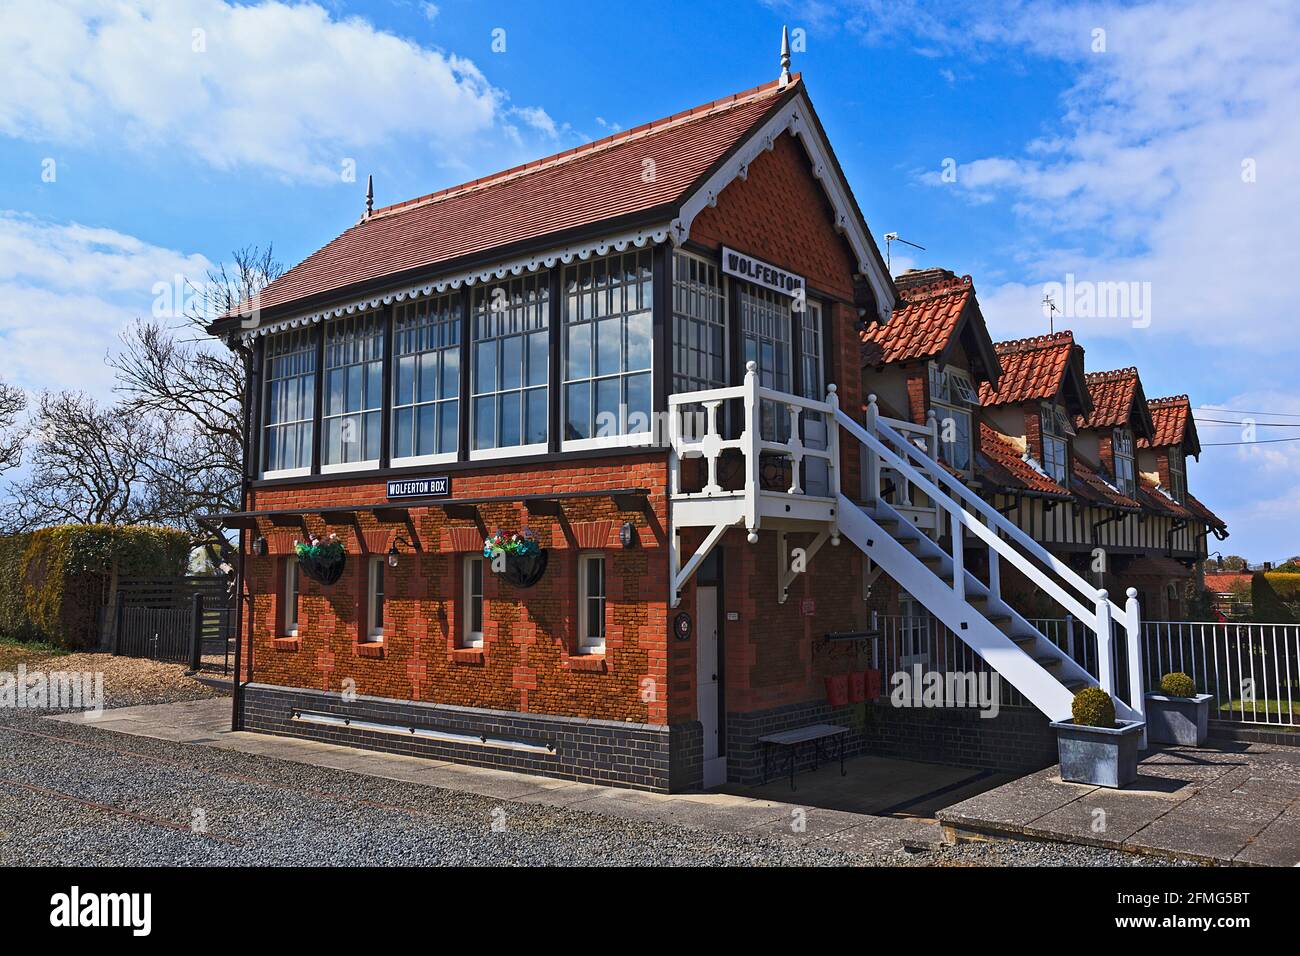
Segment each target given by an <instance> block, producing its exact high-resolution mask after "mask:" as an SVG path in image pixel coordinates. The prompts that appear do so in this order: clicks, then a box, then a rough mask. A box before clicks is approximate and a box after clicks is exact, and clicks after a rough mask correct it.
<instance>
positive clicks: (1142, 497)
mask: <svg viewBox="0 0 1300 956" xmlns="http://www.w3.org/2000/svg"><path fill="white" fill-rule="evenodd" d="M1137 499H1138V501H1140V502H1142V505H1143V507H1145V508H1149V509H1151V510H1152V511H1155V512H1159V513H1161V514H1167V515H1173V516H1174V517H1176V518H1191V517H1192V516H1193V515H1192V513H1191V512H1190V511H1188V510H1187V509H1186V508H1184V507H1183V506H1182V505H1180V504H1179V503H1178V502H1176V501H1174V499H1173V498H1170V497H1169V496H1168V495H1167V494H1165V493H1164V492H1163V491H1162V490H1161V489H1160V484H1159V482H1155V481H1151V480H1150V479H1149V478H1145V477H1143V476H1142V475H1141V473H1139V475H1138V487H1137Z"/></svg>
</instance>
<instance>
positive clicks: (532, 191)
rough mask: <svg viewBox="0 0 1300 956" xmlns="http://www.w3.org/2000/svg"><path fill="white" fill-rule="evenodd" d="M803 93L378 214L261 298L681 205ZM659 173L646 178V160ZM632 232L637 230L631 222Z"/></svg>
mask: <svg viewBox="0 0 1300 956" xmlns="http://www.w3.org/2000/svg"><path fill="white" fill-rule="evenodd" d="M798 88H799V82H798V76H797V75H796V77H795V81H794V82H792V83H790V84H789V85H787V87H786V88H785V89H780V88H778V86H777V84H776V82H775V81H773V82H772V83H768V84H765V85H763V86H759V87H756V88H754V89H752V90H748V91H746V92H744V93H738V94H736V95H734V96H731V97H727V98H725V99H721V100H716V101H714V102H712V103H706V104H704V105H703V106H699V107H696V108H695V109H693V110H688V111H686V112H684V113H677V114H675V115H673V116H669V117H667V118H665V119H662V120H656V121H654V122H652V123H647V124H645V125H643V126H638V127H636V128H635V129H630V130H626V131H624V132H620V133H618V134H616V135H614V136H609V137H606V138H604V139H601V140H597V141H596V142H594V143H589V144H587V145H585V146H580V147H577V148H575V149H570V150H566V151H565V152H562V153H557V154H556V155H554V156H549V157H547V158H545V159H540V160H537V161H535V162H532V163H528V164H526V165H524V166H518V167H515V168H514V169H508V170H506V171H504V172H501V173H497V174H495V175H493V176H488V177H485V178H482V179H476V180H474V181H472V182H468V183H465V184H463V185H460V186H454V187H451V188H449V189H443V190H441V191H439V192H436V193H431V194H429V195H427V196H422V197H420V198H418V199H412V200H409V201H407V202H403V203H398V204H396V205H392V206H387V207H384V208H382V209H376V210H375V212H374V214H373V215H372V216H370V217H369V218H365V219H363V220H362V221H361V222H359V223H357V224H356V225H355V226H353V227H352V228H350V229H348V230H346V231H345V232H344V233H343V234H342V235H340V236H339V237H338V238H337V239H335V240H333V241H332V242H330V243H329V244H327V245H326V246H324V247H323V248H321V249H319V250H318V251H316V252H314V253H312V255H310V256H308V257H307V258H306V259H305V260H304V261H302V262H300V263H299V264H298V265H296V266H294V267H293V268H292V269H290V270H289V271H288V272H286V273H285V274H284V275H282V276H281V277H280V278H278V279H277V280H275V281H274V282H272V283H271V284H270V285H268V286H267V287H266V288H265V289H264V290H262V294H261V307H262V308H263V309H274V308H276V307H278V306H282V305H285V304H287V303H290V302H293V301H295V300H298V299H302V298H305V297H308V296H316V295H319V294H321V293H327V292H340V291H341V290H343V289H345V288H346V287H348V286H352V285H355V284H358V283H364V282H368V281H371V280H377V279H380V278H383V277H385V276H389V275H394V274H399V273H404V272H407V271H409V270H415V269H425V268H429V267H432V266H437V265H439V264H444V263H447V264H449V263H451V262H452V261H455V260H458V259H462V258H465V257H471V256H474V255H476V254H480V253H486V252H489V251H491V250H493V249H496V248H498V247H503V248H504V247H512V246H514V245H517V244H519V243H522V242H526V241H530V240H534V239H539V238H541V237H544V236H547V235H551V234H560V233H565V232H568V231H570V230H573V229H577V228H581V227H584V226H592V225H595V224H597V223H600V222H604V221H606V220H614V219H620V220H621V219H626V218H628V217H632V218H635V217H636V216H637V215H650V214H652V213H655V212H656V210H659V209H661V208H662V210H663V211H664V218H665V220H666V219H667V218H669V216H668V210H669V209H670V208H671V207H672V206H673V205H674V204H675V203H678V202H680V201H682V200H684V199H685V197H686V196H687V195H688V194H689V193H690V191H691V188H692V187H693V186H694V185H695V184H696V183H697V182H698V181H699V180H701V179H702V178H703V177H704V176H705V175H706V174H708V173H710V172H711V171H712V168H713V167H714V165H715V164H716V163H717V162H719V161H720V160H721V159H723V158H724V157H725V156H726V155H728V153H729V152H730V151H731V150H732V149H733V148H734V147H735V146H736V145H737V144H738V143H739V142H741V141H742V140H743V139H744V137H745V135H746V134H747V133H748V132H749V131H750V130H751V129H753V128H754V127H755V126H756V125H757V124H759V123H761V122H762V121H764V120H765V119H766V118H767V117H768V116H769V115H770V114H771V113H772V112H774V111H775V110H776V109H777V108H778V107H779V106H780V105H783V104H784V102H785V101H786V99H787V97H788V96H790V95H793V92H794V91H795V90H796V89H798ZM647 158H652V159H653V160H654V161H655V175H654V177H652V178H649V179H647V177H645V176H644V166H643V163H644V160H645V159H647ZM634 225H635V224H634Z"/></svg>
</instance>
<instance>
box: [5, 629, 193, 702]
mask: <svg viewBox="0 0 1300 956" xmlns="http://www.w3.org/2000/svg"><path fill="white" fill-rule="evenodd" d="M20 664H21V665H23V666H24V667H25V668H26V671H27V674H28V675H32V674H34V673H35V672H38V671H39V672H44V673H46V674H51V673H54V672H59V671H61V672H63V673H74V674H82V673H90V674H103V675H104V678H103V679H104V698H105V700H104V707H105V709H112V708H115V707H134V706H135V705H137V704H165V703H170V702H172V701H178V700H197V699H199V698H202V697H213V696H216V694H217V693H218V692H217V691H215V690H213V689H212V688H211V687H208V686H207V685H205V684H200V683H199V682H198V681H196V680H194V678H192V677H186V676H185V670H186V668H185V665H184V664H164V663H161V662H159V661H149V660H143V659H140V658H135V657H114V656H113V655H112V654H101V653H77V654H50V653H48V652H46V651H44V650H33V649H28V648H26V647H24V646H23V645H21V644H11V643H4V644H0V671H3V672H7V673H10V674H15V675H16V674H17V672H18V666H19V665H20ZM57 712H58V708H54V707H47V708H43V709H40V710H33V709H32V708H22V710H21V713H26V714H31V713H57ZM15 713H16V711H15V709H14V708H4V707H0V717H4V716H13V715H15Z"/></svg>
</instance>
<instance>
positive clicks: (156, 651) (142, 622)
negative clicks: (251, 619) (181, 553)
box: [112, 575, 235, 673]
mask: <svg viewBox="0 0 1300 956" xmlns="http://www.w3.org/2000/svg"><path fill="white" fill-rule="evenodd" d="M234 631H235V615H234V607H233V604H232V602H231V600H230V592H229V581H228V579H227V578H225V577H223V576H222V575H191V576H186V577H175V578H132V579H124V580H123V581H122V582H121V583H120V586H119V589H118V592H117V605H116V620H115V626H114V637H113V642H112V646H113V653H115V654H120V655H125V656H128V657H146V658H150V659H152V660H159V661H175V662H178V663H189V664H191V665H194V666H197V667H199V668H200V669H203V670H218V671H220V672H222V673H229V671H230V655H231V651H232V649H233V648H232V641H233V640H234V637H235V633H234ZM196 650H197V654H196V653H195V651H196Z"/></svg>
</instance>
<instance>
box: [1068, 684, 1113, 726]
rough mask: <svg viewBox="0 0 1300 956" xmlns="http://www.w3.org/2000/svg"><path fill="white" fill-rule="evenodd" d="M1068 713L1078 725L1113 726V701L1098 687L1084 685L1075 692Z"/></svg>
mask: <svg viewBox="0 0 1300 956" xmlns="http://www.w3.org/2000/svg"><path fill="white" fill-rule="evenodd" d="M1070 713H1071V714H1072V715H1073V717H1074V722H1075V723H1076V724H1078V725H1079V726H1080V727H1114V726H1115V702H1114V701H1113V700H1111V699H1110V694H1108V693H1106V692H1105V691H1104V690H1102V689H1101V688H1100V687H1085V688H1084V689H1083V690H1081V691H1079V693H1077V694H1075V695H1074V703H1073V704H1072V705H1071V706H1070Z"/></svg>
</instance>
